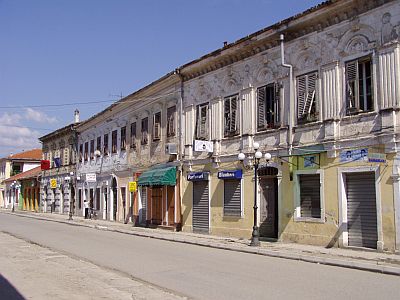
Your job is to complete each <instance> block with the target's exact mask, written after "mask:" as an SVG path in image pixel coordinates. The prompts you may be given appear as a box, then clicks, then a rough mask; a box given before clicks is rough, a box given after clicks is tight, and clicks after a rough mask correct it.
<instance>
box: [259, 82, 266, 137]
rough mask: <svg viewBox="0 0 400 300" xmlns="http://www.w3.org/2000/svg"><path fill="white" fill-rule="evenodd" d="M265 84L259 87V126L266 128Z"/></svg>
mask: <svg viewBox="0 0 400 300" xmlns="http://www.w3.org/2000/svg"><path fill="white" fill-rule="evenodd" d="M265 97H266V93H265V86H264V87H261V88H259V89H258V92H257V106H258V107H257V128H258V129H263V128H265Z"/></svg>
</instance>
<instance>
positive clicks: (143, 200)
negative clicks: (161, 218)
mask: <svg viewBox="0 0 400 300" xmlns="http://www.w3.org/2000/svg"><path fill="white" fill-rule="evenodd" d="M140 195H141V197H140V201H141V203H142V208H141V209H140V212H139V215H140V223H141V224H146V218H147V215H146V207H147V187H142V191H141V194H140Z"/></svg>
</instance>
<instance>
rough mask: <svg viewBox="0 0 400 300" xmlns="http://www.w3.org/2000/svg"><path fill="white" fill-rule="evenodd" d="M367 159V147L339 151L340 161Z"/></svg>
mask: <svg viewBox="0 0 400 300" xmlns="http://www.w3.org/2000/svg"><path fill="white" fill-rule="evenodd" d="M351 161H368V149H367V148H363V149H353V150H345V151H342V152H340V162H351Z"/></svg>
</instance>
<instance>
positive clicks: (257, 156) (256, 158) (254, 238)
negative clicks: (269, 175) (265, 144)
mask: <svg viewBox="0 0 400 300" xmlns="http://www.w3.org/2000/svg"><path fill="white" fill-rule="evenodd" d="M259 148H260V144H259V143H257V142H254V143H253V149H254V153H253V156H251V155H250V156H249V157H248V159H249V162H250V165H252V166H253V168H254V206H253V212H254V218H253V221H254V222H253V232H252V234H251V242H250V246H260V232H259V228H258V226H257V208H258V207H257V185H258V166H259V164H260V160H261V158H262V157H263V154H262V152H261V151H258V149H259ZM264 158H265V160H266V161H267V162H268V161H270V160H271V154H270V153H268V152H267V153H265V154H264ZM238 159H239V160H240V161H241V162H244V160H245V159H246V155H245V154H244V153H239V154H238Z"/></svg>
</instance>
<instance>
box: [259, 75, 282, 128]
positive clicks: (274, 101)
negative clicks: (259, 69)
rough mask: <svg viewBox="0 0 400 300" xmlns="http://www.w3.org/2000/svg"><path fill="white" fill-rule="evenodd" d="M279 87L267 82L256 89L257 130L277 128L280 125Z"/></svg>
mask: <svg viewBox="0 0 400 300" xmlns="http://www.w3.org/2000/svg"><path fill="white" fill-rule="evenodd" d="M279 110H280V87H279V85H278V84H276V83H275V84H274V83H272V84H268V85H266V86H263V87H260V88H258V89H257V130H259V131H260V130H264V129H267V128H277V127H279V125H280V116H279Z"/></svg>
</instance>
